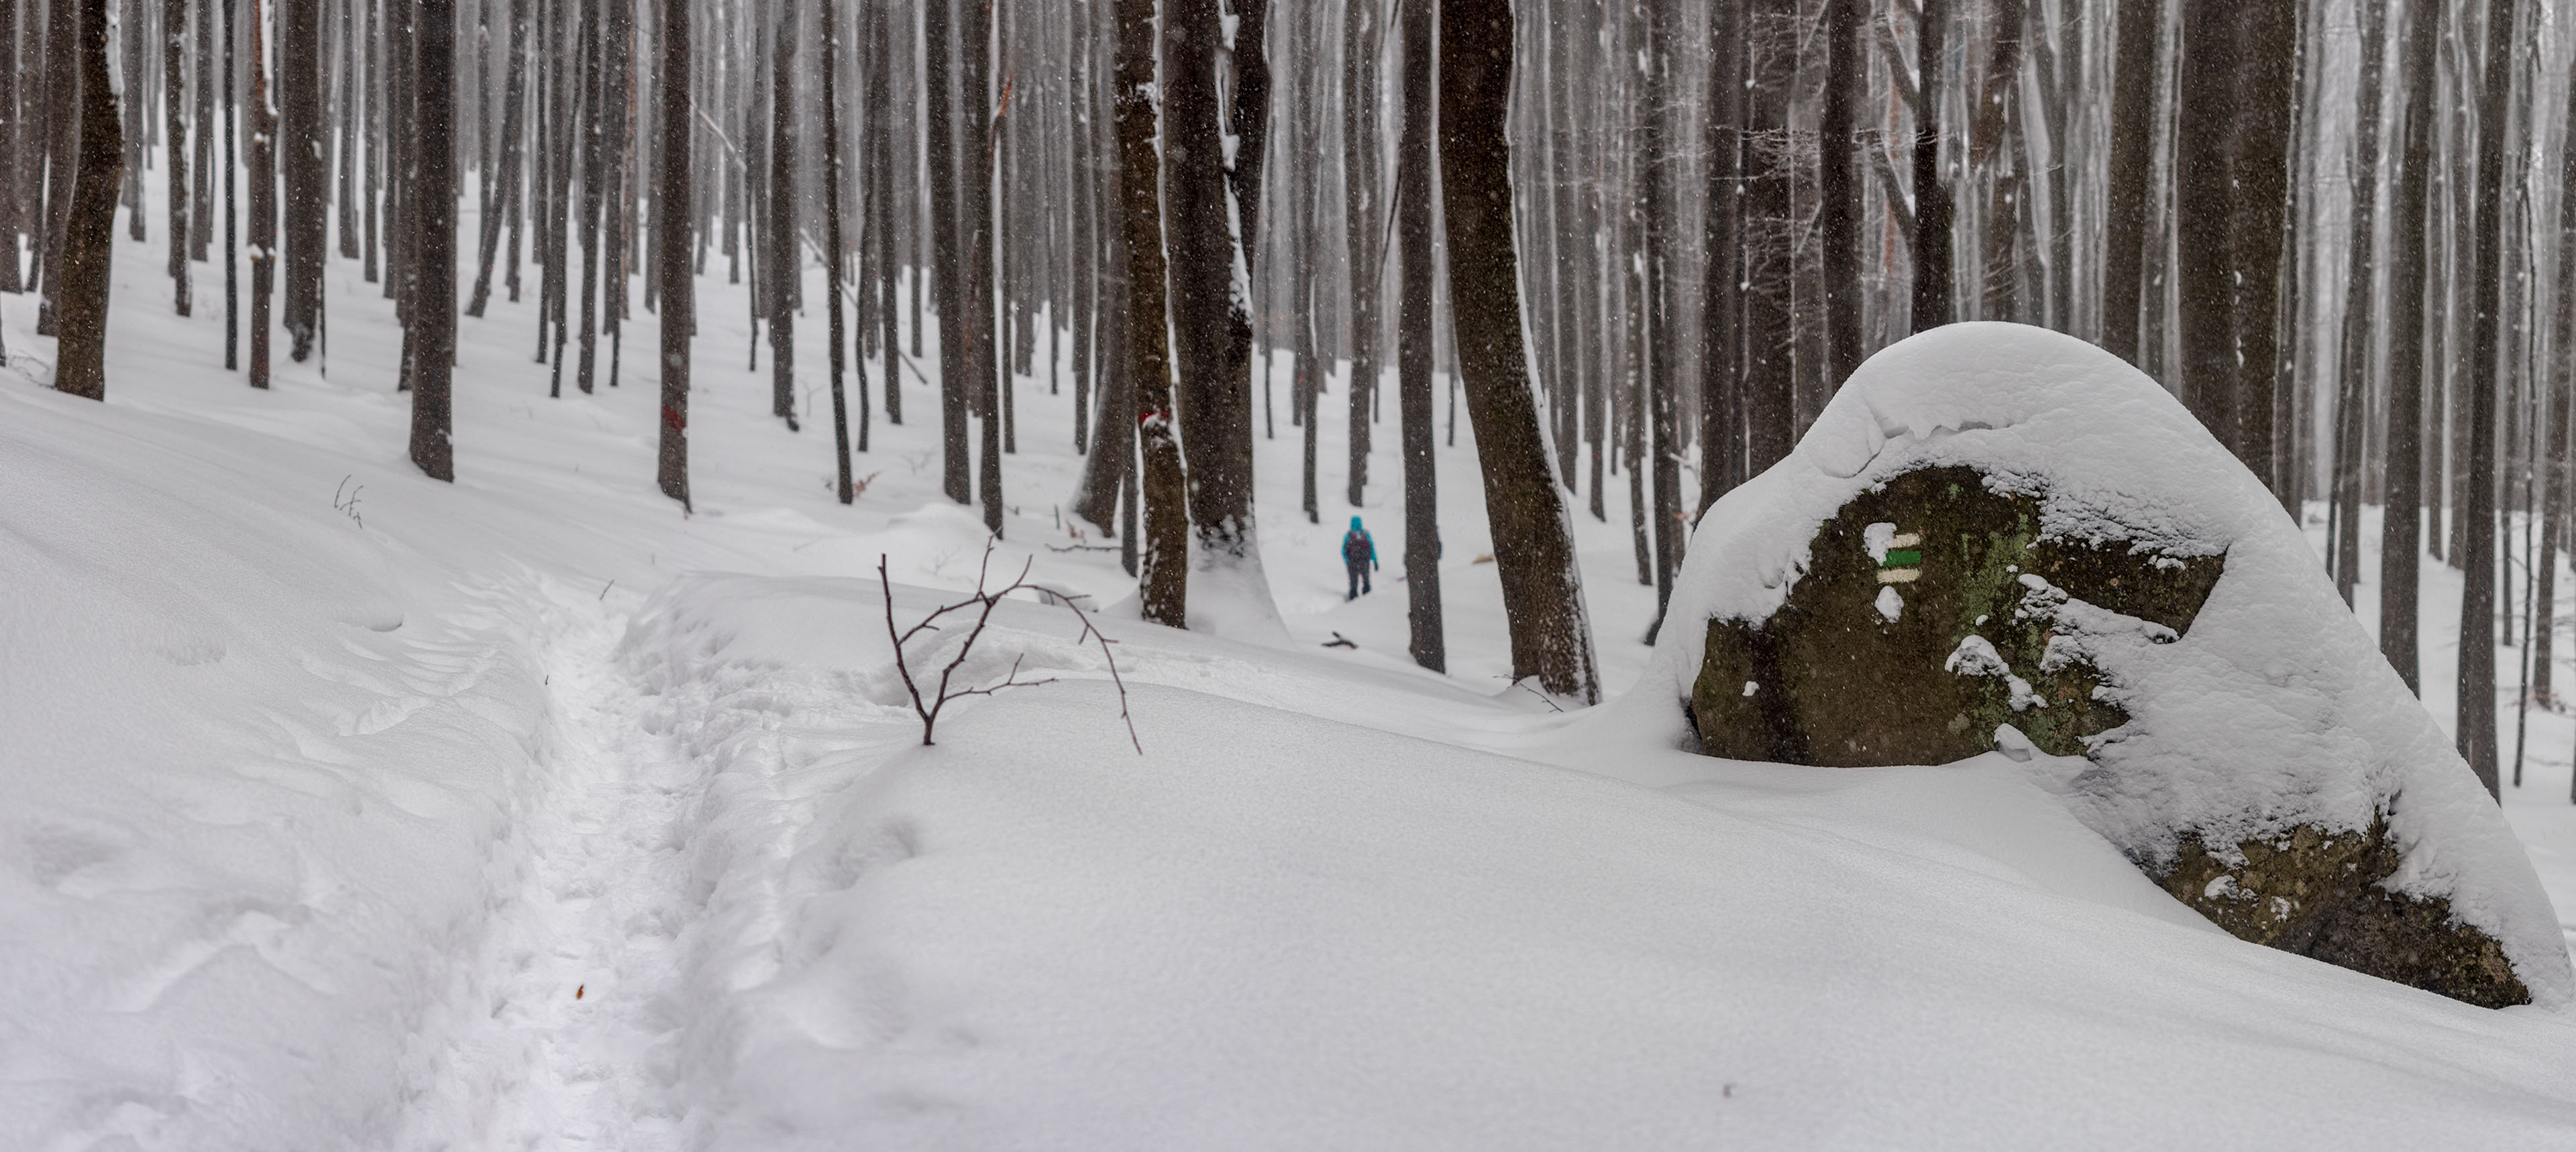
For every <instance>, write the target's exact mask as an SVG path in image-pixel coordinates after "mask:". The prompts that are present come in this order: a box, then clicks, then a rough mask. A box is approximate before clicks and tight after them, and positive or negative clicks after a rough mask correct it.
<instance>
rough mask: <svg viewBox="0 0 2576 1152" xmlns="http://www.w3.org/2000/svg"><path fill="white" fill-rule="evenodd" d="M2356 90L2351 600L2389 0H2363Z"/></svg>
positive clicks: (2343, 395)
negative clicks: (2385, 19) (2358, 89)
mask: <svg viewBox="0 0 2576 1152" xmlns="http://www.w3.org/2000/svg"><path fill="white" fill-rule="evenodd" d="M2359 7H2360V9H2361V92H2360V97H2361V100H2360V107H2359V109H2357V110H2356V112H2355V114H2354V117H2355V128H2356V133H2355V139H2354V142H2353V159H2352V174H2353V179H2352V235H2351V239H2350V241H2349V243H2350V245H2351V249H2352V251H2351V255H2350V273H2349V276H2348V278H2347V279H2346V281H2345V284H2346V288H2345V290H2344V292H2345V294H2344V310H2343V349H2342V357H2341V363H2340V364H2339V365H2338V370H2339V375H2340V376H2341V378H2342V386H2341V387H2340V388H2339V389H2338V390H2337V393H2336V399H2335V408H2334V412H2335V445H2334V489H2333V492H2332V496H2333V501H2334V512H2333V514H2332V517H2331V518H2332V519H2333V521H2334V526H2335V533H2334V541H2333V543H2332V548H2333V559H2332V565H2333V568H2334V579H2335V591H2336V592H2337V593H2340V594H2341V595H2342V596H2343V602H2344V603H2345V604H2347V605H2348V604H2351V603H2352V590H2353V585H2354V583H2355V582H2356V581H2357V580H2358V579H2359V577H2360V572H2359V571H2357V570H2358V569H2359V568H2360V567H2361V453H2362V445H2361V439H2362V427H2363V425H2364V424H2365V423H2366V422H2367V420H2368V416H2367V415H2366V414H2365V412H2364V408H2365V407H2366V406H2367V405H2368V404H2369V399H2370V392H2371V390H2370V325H2371V319H2372V308H2371V305H2372V302H2373V301H2374V299H2376V295H2375V293H2374V292H2373V290H2372V283H2371V272H2372V268H2373V261H2372V259H2371V244H2372V241H2373V240H2374V239H2375V238H2376V237H2377V235H2378V231H2377V221H2378V210H2379V73H2380V65H2381V63H2382V62H2383V45H2384V44H2385V39H2384V38H2383V37H2382V36H2381V35H2380V24H2381V19H2380V18H2381V17H2382V16H2383V15H2384V14H2386V12H2387V10H2388V0H2362V3H2361V4H2360V6H2359Z"/></svg>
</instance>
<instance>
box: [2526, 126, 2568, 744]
mask: <svg viewBox="0 0 2576 1152" xmlns="http://www.w3.org/2000/svg"><path fill="white" fill-rule="evenodd" d="M2567 106H2568V108H2569V109H2570V111H2571V112H2576V85H2570V86H2568V90H2567ZM2565 125H2566V128H2565V130H2564V131H2567V132H2571V133H2576V115H2571V116H2569V118H2568V119H2567V120H2566V121H2565ZM2570 144H2576V138H2571V137H2570V136H2567V135H2562V136H2561V137H2560V138H2559V158H2560V159H2559V177H2558V189H2559V195H2558V268H2559V276H2560V285H2559V288H2558V299H2557V304H2558V317H2557V323H2556V325H2555V326H2554V327H2555V335H2556V337H2557V339H2556V340H2555V342H2554V347H2553V348H2552V352H2553V354H2554V359H2555V363H2554V364H2553V365H2552V367H2553V368H2555V369H2556V371H2554V372H2552V373H2551V377H2552V379H2551V382H2550V386H2549V397H2550V399H2549V434H2548V458H2547V460H2545V461H2544V462H2543V464H2542V467H2543V468H2544V469H2545V470H2546V471H2545V473H2544V475H2546V476H2547V478H2548V495H2547V496H2546V498H2545V499H2544V502H2543V513H2542V519H2541V521H2540V555H2539V557H2538V559H2537V560H2536V561H2535V564H2536V565H2537V566H2538V567H2539V569H2540V588H2539V591H2538V592H2537V593H2536V594H2535V595H2534V596H2533V598H2532V603H2533V609H2534V611H2535V612H2536V613H2537V614H2538V617H2539V618H2538V620H2537V621H2536V622H2535V623H2534V624H2533V625H2532V633H2531V636H2532V645H2531V664H2532V679H2531V686H2532V694H2533V697H2534V698H2535V699H2537V700H2538V701H2540V702H2541V703H2542V704H2544V705H2546V706H2549V707H2552V708H2555V707H2557V706H2558V699H2557V695H2556V693H2555V692H2553V691H2552V684H2551V680H2552V677H2551V676H2550V665H2551V663H2552V662H2553V651H2552V650H2553V648H2554V647H2555V644H2554V642H2555V640H2556V639H2557V636H2556V632H2557V628H2556V618H2557V608H2558V547H2559V544H2560V542H2561V541H2562V540H2563V539H2564V538H2565V535H2566V532H2565V525H2566V518H2567V503H2568V495H2569V477H2568V460H2567V451H2568V424H2569V422H2570V421H2571V419H2576V289H2571V288H2570V287H2569V286H2568V285H2567V284H2566V282H2565V277H2566V276H2567V274H2568V272H2570V271H2571V270H2576V195H2569V192H2570V190H2576V147H2570V146H2569V145H2570ZM2534 367H2535V368H2537V365H2534ZM2571 788H2576V785H2571Z"/></svg>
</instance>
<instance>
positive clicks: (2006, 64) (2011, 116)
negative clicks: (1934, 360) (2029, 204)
mask: <svg viewBox="0 0 2576 1152" xmlns="http://www.w3.org/2000/svg"><path fill="white" fill-rule="evenodd" d="M2029 19H2030V0H1995V9H1994V23H1993V25H1992V33H1993V36H1994V43H1993V46H1992V49H1991V53H1990V55H1989V56H1988V57H1987V59H1986V78H1985V84H1984V87H1983V88H1982V89H1981V90H1980V92H1979V96H1980V97H1981V98H1982V100H1983V101H1984V103H1983V104H1982V105H1980V106H1979V108H1978V109H1977V122H1976V135H1975V136H1974V137H1973V138H1972V139H1971V140H1970V142H1969V154H1968V170H1969V172H1970V173H1971V174H1972V178H1974V179H1980V180H1984V181H1986V182H1987V191H1988V193H1989V195H1990V197H1991V198H1990V199H1989V200H1988V202H1987V208H1986V218H1985V219H1984V221H1982V222H1981V224H1982V228H1981V233H1982V235H1983V236H1984V238H1985V244H1984V250H1983V251H1982V252H1981V253H1980V254H1979V257H1978V267H1977V282H1978V285H1979V287H1980V296H1981V297H1982V300H1981V308H1982V315H1983V316H1984V318H1985V319H1988V320H2002V319H2008V318H2011V317H2013V315H2014V308H2015V305H2016V302H2017V300H2018V298H2019V296H2018V293H2017V292H2016V290H2015V289H2016V284H2015V280H2014V275H2013V274H2014V263H2013V241H2014V240H2015V238H2016V236H2017V234H2018V233H2019V231H2020V229H2021V217H2022V213H2023V205H2022V200H2021V197H2020V195H2018V193H2019V191H2020V179H2019V173H2017V172H2007V171H2006V170H2005V165H2006V164H2009V163H2013V162H2014V160H2013V149H2012V147H2011V140H2010V137H2011V136H2012V134H2013V133H2014V131H2015V130H2016V128H2017V127H2018V125H2019V124H2020V122H2021V117H2020V115H2019V114H2018V113H2019V112H2020V105H2021V57H2022V37H2023V34H2024V32H2025V31H2026V28H2025V25H2027V24H2028V23H2029Z"/></svg>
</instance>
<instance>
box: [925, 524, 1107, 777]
mask: <svg viewBox="0 0 2576 1152" xmlns="http://www.w3.org/2000/svg"><path fill="white" fill-rule="evenodd" d="M1035 562H1036V561H1035V560H1034V558H1032V559H1030V560H1026V561H1022V562H1021V564H1020V574H1019V575H1018V576H1016V577H1013V578H1012V580H1011V582H1010V583H1009V584H1008V585H1006V586H1004V587H1002V588H999V589H994V590H991V591H987V590H986V589H987V586H988V585H989V584H990V583H991V580H990V576H991V574H992V567H993V543H992V541H989V540H987V541H985V543H984V560H983V563H982V564H981V565H979V566H978V567H977V568H976V570H975V593H974V595H972V596H969V597H967V598H966V599H963V600H960V601H958V602H956V603H954V604H943V605H941V606H939V607H938V608H935V609H933V610H932V611H931V613H930V615H928V616H924V617H922V618H921V620H920V621H918V622H916V623H915V624H913V626H912V627H910V628H904V629H901V630H898V629H897V628H896V626H895V622H894V580H893V578H892V577H891V576H890V575H888V573H887V571H886V557H885V554H884V553H879V554H878V555H877V582H878V585H879V587H880V588H882V589H883V591H884V593H885V617H886V636H887V638H889V639H891V640H893V641H894V667H895V671H896V672H898V673H900V674H901V675H902V676H903V690H904V693H905V694H906V695H909V696H910V697H912V710H913V712H914V714H916V715H918V716H920V717H921V742H922V744H923V745H925V746H927V745H930V744H932V743H933V741H932V739H931V736H932V734H933V731H934V730H935V729H936V728H937V727H938V725H939V712H940V710H941V709H943V708H946V707H947V706H948V702H949V701H951V700H957V699H961V698H964V697H967V696H991V695H993V694H995V693H998V692H1000V691H1002V690H1003V689H1005V688H1034V687H1037V686H1038V685H1040V684H1053V683H1055V681H1056V678H1055V677H1053V676H1049V677H1047V678H1046V679H1043V680H1022V679H1020V660H1018V659H1014V660H1012V661H1011V670H1010V671H1009V672H1008V673H1006V674H1005V675H1004V676H1003V677H1002V679H1001V682H1000V683H996V684H987V685H985V686H983V687H981V688H965V687H959V686H957V685H956V684H955V682H954V678H955V676H956V674H957V669H958V668H959V667H960V666H962V665H964V664H965V663H966V658H967V656H969V655H971V654H972V653H973V652H974V651H975V642H976V641H977V640H979V639H982V638H983V635H984V626H985V625H986V624H988V623H990V622H991V621H992V619H993V609H995V608H996V607H999V606H1000V605H1001V603H1002V600H1003V599H1004V598H1005V597H1008V596H1009V595H1010V594H1012V593H1014V592H1023V591H1025V592H1033V593H1036V594H1037V595H1038V598H1039V599H1040V601H1041V602H1044V603H1053V604H1062V605H1064V606H1065V608H1066V609H1067V610H1069V611H1071V612H1072V613H1073V618H1074V619H1075V620H1076V621H1078V622H1080V623H1081V625H1082V633H1081V634H1080V635H1078V636H1076V637H1074V643H1076V644H1084V643H1096V644H1098V645H1100V658H1101V659H1102V660H1103V661H1105V662H1107V663H1108V665H1109V682H1110V683H1112V684H1115V685H1117V687H1118V719H1120V720H1121V721H1124V722H1125V723H1126V725H1127V741H1128V743H1130V744H1133V745H1135V747H1136V754H1137V755H1139V756H1142V755H1144V754H1145V744H1144V742H1143V741H1141V740H1139V739H1137V737H1136V718H1135V717H1134V716H1133V715H1132V714H1130V713H1129V712H1128V709H1127V681H1126V680H1125V678H1123V677H1121V676H1120V675H1119V674H1118V658H1117V656H1116V655H1114V654H1112V653H1111V652H1110V650H1109V646H1110V645H1111V644H1114V643H1117V641H1114V640H1111V639H1110V638H1109V637H1107V636H1105V635H1103V634H1102V633H1101V631H1100V629H1099V628H1097V627H1094V626H1093V625H1092V622H1091V616H1090V614H1089V613H1086V612H1084V611H1083V610H1082V605H1081V604H1080V603H1079V601H1082V600H1087V599H1089V597H1087V596H1083V595H1078V594H1071V593H1065V592H1060V591H1058V590H1056V589H1053V588H1047V587H1043V586H1041V585H1037V584H1032V583H1030V582H1029V566H1030V565H1031V564H1033V563H1035ZM952 612H961V613H962V612H972V613H973V614H974V618H975V623H974V627H973V628H972V629H971V630H969V631H968V632H967V633H966V639H965V641H964V642H963V643H961V644H959V645H958V646H957V654H956V655H955V656H952V657H950V658H949V661H948V663H947V664H946V665H944V666H942V667H941V668H940V669H939V682H938V683H937V684H935V685H932V686H930V692H929V695H928V697H927V699H926V700H925V698H924V696H923V684H922V681H923V680H926V679H927V678H928V676H929V673H928V672H926V671H925V672H924V673H923V674H922V676H921V677H920V678H915V677H914V676H913V673H912V659H911V657H910V656H909V655H907V654H906V653H905V652H904V648H903V646H904V645H905V644H906V643H909V642H910V641H911V640H912V638H913V637H915V636H918V635H920V634H922V633H924V632H937V631H940V627H939V620H940V619H941V618H942V617H945V616H947V615H948V614H949V613H952Z"/></svg>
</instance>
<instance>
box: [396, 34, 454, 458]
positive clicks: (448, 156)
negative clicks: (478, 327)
mask: <svg viewBox="0 0 2576 1152" xmlns="http://www.w3.org/2000/svg"><path fill="white" fill-rule="evenodd" d="M419 19H420V23H419V25H418V27H417V30H416V31H415V33H414V35H415V36H416V37H417V41H416V43H417V44H418V46H419V53H420V54H419V59H418V61H417V63H416V64H415V65H414V72H413V85H412V116H411V120H412V124H413V125H414V127H413V129H412V136H411V147H412V148H413V149H414V150H415V152H416V154H417V160H416V162H415V164H414V165H413V169H414V171H416V172H418V173H419V178H418V183H417V185H416V190H417V193H418V194H417V195H415V196H413V197H412V198H411V205H410V210H409V213H408V215H409V216H410V217H411V219H412V221H413V224H414V228H415V233H414V238H413V241H412V244H413V248H412V259H411V260H410V261H408V263H409V264H410V265H411V268H412V276H413V281H412V301H411V323H410V325H408V327H407V329H406V331H407V332H408V334H409V338H410V339H411V340H413V341H416V342H417V343H416V344H415V345H414V350H413V353H412V355H411V356H410V360H411V363H412V395H411V459H412V463H414V464H418V465H420V470H421V471H422V472H425V473H428V474H429V476H430V478H431V479H434V480H454V479H455V478H456V466H455V461H454V457H453V455H452V449H451V448H450V446H449V443H448V441H449V436H450V429H451V428H453V427H454V425H455V422H454V419H453V417H452V416H451V415H450V412H449V409H448V381H449V378H450V375H451V373H452V371H453V370H454V368H455V364H456V140H455V136H454V131H455V128H454V124H455V116H456V0H420V15H419Z"/></svg>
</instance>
